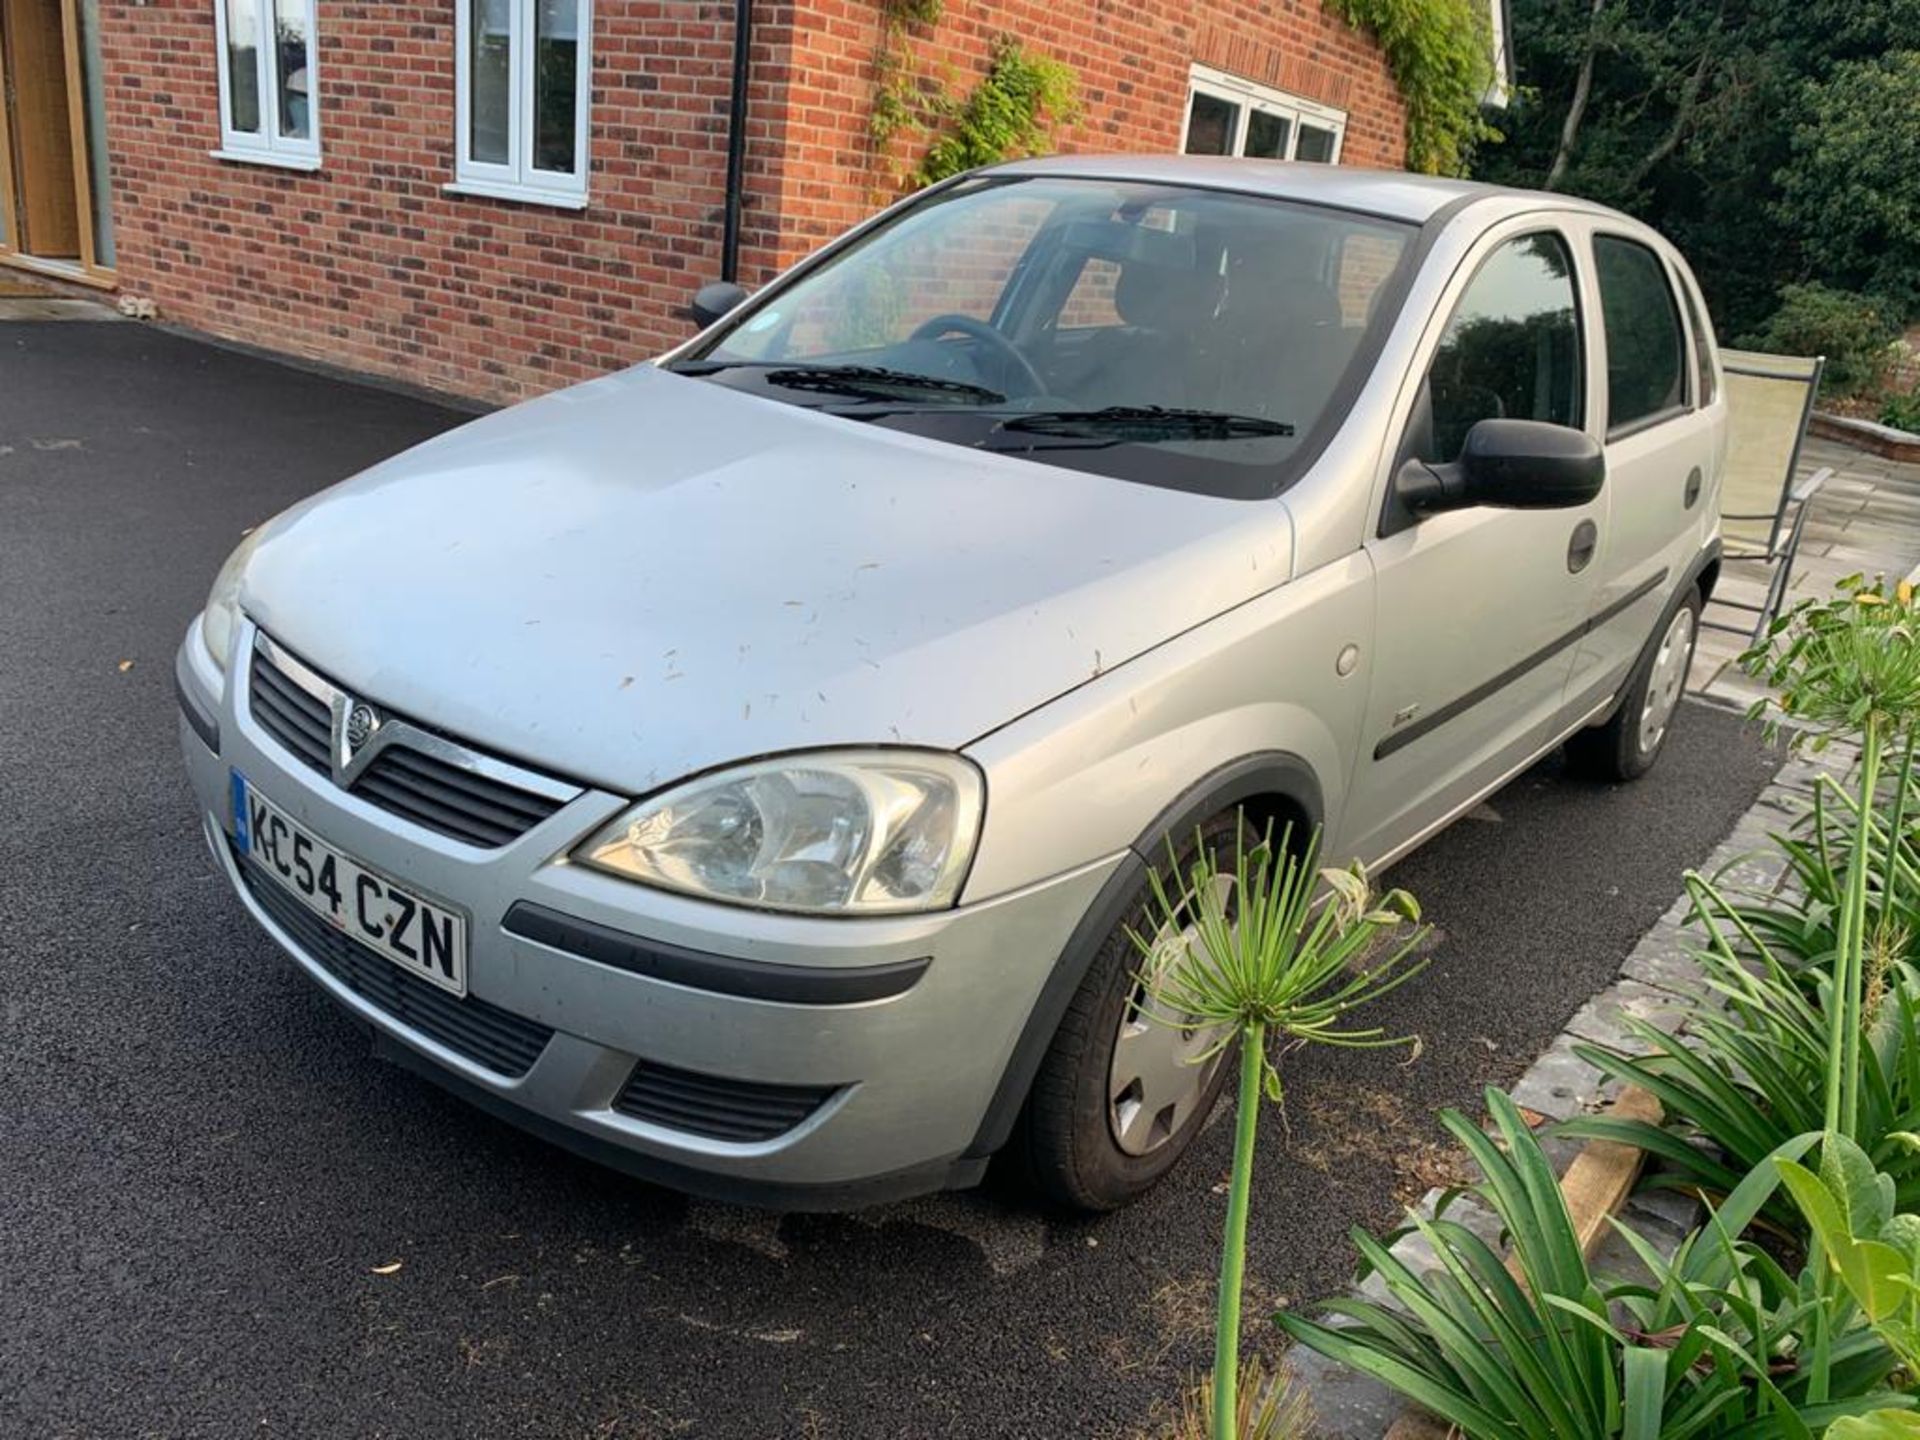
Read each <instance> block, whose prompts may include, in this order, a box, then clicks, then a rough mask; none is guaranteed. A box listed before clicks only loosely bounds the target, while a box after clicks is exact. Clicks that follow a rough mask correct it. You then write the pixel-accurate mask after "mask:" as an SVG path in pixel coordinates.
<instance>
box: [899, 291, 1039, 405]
mask: <svg viewBox="0 0 1920 1440" xmlns="http://www.w3.org/2000/svg"><path fill="white" fill-rule="evenodd" d="M942 335H965V336H967V337H968V338H969V339H972V340H978V341H979V342H980V343H981V344H983V345H985V346H986V347H987V348H988V349H989V350H991V351H993V352H994V353H995V354H996V355H998V356H999V357H1000V359H1001V360H1002V361H1004V362H1005V363H1006V364H1007V365H1009V366H1010V367H1012V369H1013V371H1014V373H1015V375H1016V376H1017V378H1019V379H1020V380H1023V381H1025V382H1026V386H1027V390H1026V393H1027V394H1029V395H1044V394H1045V393H1046V389H1047V382H1046V381H1045V380H1042V379H1041V378H1040V372H1039V371H1038V370H1036V369H1034V368H1033V362H1032V361H1031V360H1029V359H1027V357H1026V356H1025V355H1023V354H1021V353H1020V351H1019V349H1018V348H1017V347H1016V346H1015V345H1014V343H1013V342H1012V341H1011V340H1009V339H1007V337H1006V336H1004V335H1002V334H1001V333H1000V332H999V331H998V330H996V329H994V328H993V326H991V325H989V324H987V322H986V321H984V320H976V319H974V318H973V316H971V315H962V314H959V313H958V312H955V313H953V314H951V315H936V316H934V317H933V318H932V319H931V320H925V321H922V322H921V323H920V324H918V325H916V326H914V328H913V333H912V334H911V335H909V336H908V337H907V338H908V339H909V340H938V339H939V338H940V337H941V336H942Z"/></svg>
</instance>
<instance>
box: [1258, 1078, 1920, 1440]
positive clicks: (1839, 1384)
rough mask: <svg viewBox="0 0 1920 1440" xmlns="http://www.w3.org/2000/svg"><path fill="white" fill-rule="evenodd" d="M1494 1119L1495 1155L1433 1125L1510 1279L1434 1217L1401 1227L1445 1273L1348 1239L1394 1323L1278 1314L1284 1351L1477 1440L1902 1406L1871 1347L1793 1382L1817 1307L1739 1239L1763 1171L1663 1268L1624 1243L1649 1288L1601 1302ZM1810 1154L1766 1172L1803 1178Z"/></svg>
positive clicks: (1454, 1126) (1651, 1252) (1820, 1416)
mask: <svg viewBox="0 0 1920 1440" xmlns="http://www.w3.org/2000/svg"><path fill="white" fill-rule="evenodd" d="M1487 1107H1488V1110H1489V1111H1490V1113H1491V1115H1492V1118H1493V1126H1494V1132H1495V1133H1494V1135H1492V1136H1489V1135H1488V1134H1487V1133H1486V1132H1485V1131H1483V1130H1482V1129H1481V1128H1480V1127H1479V1126H1477V1125H1475V1124H1474V1123H1473V1122H1472V1121H1470V1120H1469V1119H1467V1117H1466V1116H1464V1115H1461V1114H1460V1113H1459V1112H1457V1111H1448V1112H1446V1113H1445V1114H1444V1115H1443V1116H1442V1122H1443V1123H1444V1124H1445V1125H1446V1127H1447V1129H1448V1131H1449V1132H1451V1133H1452V1135H1453V1136H1454V1138H1455V1139H1456V1140H1458V1141H1459V1143H1460V1144H1461V1145H1462V1146H1464V1147H1465V1148H1466V1149H1467V1151H1468V1153H1469V1154H1470V1155H1471V1156H1472V1158H1473V1161H1474V1163H1475V1164H1476V1165H1477V1166H1478V1168H1479V1170H1480V1172H1481V1176H1482V1179H1481V1181H1480V1183H1479V1184H1478V1185H1476V1186H1475V1187H1474V1193H1475V1194H1476V1195H1478V1196H1479V1197H1480V1198H1481V1199H1482V1200H1484V1201H1485V1203H1486V1204H1487V1205H1488V1206H1489V1207H1490V1208H1491V1209H1492V1210H1493V1211H1494V1212H1495V1214H1496V1215H1497V1216H1498V1217H1499V1220H1500V1223H1501V1227H1502V1229H1503V1231H1504V1232H1505V1234H1506V1235H1507V1237H1508V1239H1509V1242H1510V1244H1511V1247H1512V1259H1511V1261H1509V1260H1507V1259H1505V1258H1503V1257H1502V1256H1501V1255H1500V1254H1498V1253H1497V1252H1496V1251H1495V1250H1494V1248H1493V1247H1492V1245H1490V1244H1489V1243H1488V1242H1487V1241H1486V1240H1484V1239H1483V1238H1481V1237H1480V1236H1479V1235H1477V1234H1476V1233H1474V1231H1473V1230H1471V1229H1470V1228H1468V1227H1467V1226H1466V1225H1464V1224H1461V1223H1459V1222H1456V1221H1452V1220H1448V1219H1447V1218H1445V1216H1444V1215H1442V1216H1438V1217H1436V1218H1434V1219H1432V1220H1427V1219H1424V1218H1421V1217H1420V1216H1418V1215H1415V1216H1413V1217H1412V1222H1413V1227H1414V1229H1415V1230H1416V1231H1417V1232H1418V1233H1419V1234H1420V1235H1421V1236H1422V1237H1423V1238H1424V1239H1425V1241H1426V1243H1427V1245H1428V1247H1429V1248H1430V1249H1431V1251H1432V1253H1433V1255H1434V1256H1435V1258H1436V1259H1437V1261H1438V1266H1439V1268H1438V1270H1437V1271H1435V1272H1433V1273H1429V1274H1424V1275H1422V1274H1418V1273H1416V1272H1415V1271H1414V1269H1413V1268H1412V1267H1411V1266H1409V1265H1408V1264H1406V1263H1404V1262H1403V1261H1402V1260H1401V1259H1400V1258H1398V1257H1397V1256H1396V1255H1395V1254H1394V1253H1393V1252H1392V1251H1391V1250H1390V1249H1388V1248H1387V1247H1386V1246H1385V1245H1384V1244H1382V1243H1381V1242H1379V1241H1377V1240H1375V1239H1373V1238H1372V1237H1371V1236H1369V1235H1367V1234H1366V1233H1365V1232H1364V1231H1356V1232H1355V1235H1354V1243H1355V1244H1356V1245H1357V1246H1358V1247H1359V1248H1360V1251H1361V1255H1362V1257H1363V1260H1364V1261H1365V1263H1366V1264H1367V1265H1368V1266H1370V1267H1371V1268H1372V1270H1373V1271H1374V1272H1375V1273H1377V1274H1378V1275H1379V1277H1380V1279H1381V1280H1382V1281H1383V1282H1384V1283H1385V1285H1386V1287H1387V1290H1388V1292H1389V1293H1390V1294H1391V1295H1392V1297H1393V1299H1394V1300H1395V1301H1396V1302H1397V1304H1398V1306H1399V1307H1401V1308H1399V1309H1395V1308H1392V1307H1389V1306H1387V1305H1381V1304H1376V1303H1374V1302H1371V1301H1365V1300H1353V1299H1343V1300H1336V1301H1334V1302H1332V1303H1331V1304H1330V1305H1329V1306H1328V1307H1327V1308H1328V1310H1329V1311H1330V1312H1331V1314H1332V1316H1333V1317H1334V1321H1335V1323H1323V1322H1320V1321H1315V1320H1309V1319H1306V1318H1304V1317H1302V1316H1298V1315H1294V1314H1290V1313H1286V1312H1282V1313H1281V1314H1279V1315H1276V1316H1275V1317H1274V1318H1275V1321H1276V1322H1277V1323H1278V1324H1279V1325H1280V1326H1281V1327H1282V1328H1283V1329H1284V1330H1285V1331H1286V1332H1287V1333H1288V1334H1290V1335H1291V1336H1293V1337H1294V1339H1296V1340H1298V1341H1300V1342H1301V1343H1302V1344H1305V1345H1308V1346H1310V1347H1311V1348H1313V1349H1314V1350H1317V1351H1319V1352H1321V1353H1322V1354H1324V1355H1327V1356H1328V1357H1330V1358H1332V1359H1334V1360H1336V1361H1339V1362H1341V1363H1343V1364H1345V1365H1348V1366H1350V1367H1352V1368H1353V1369H1356V1370H1358V1371H1360V1372H1362V1373H1363V1374H1367V1375H1370V1376H1372V1377H1373V1378H1375V1379H1377V1380H1379V1381H1381V1382H1382V1383H1383V1384H1386V1385H1388V1386H1390V1387H1392V1388H1393V1389H1394V1390H1396V1391H1398V1392H1399V1393H1400V1394H1402V1395H1404V1396H1405V1397H1406V1398H1407V1399H1409V1400H1411V1401H1413V1402H1415V1403H1416V1404H1418V1405H1421V1406H1423V1407H1425V1408H1426V1409H1427V1410H1429V1411H1431V1412H1432V1413H1433V1414H1435V1415H1437V1416H1439V1417H1440V1419H1442V1420H1444V1421H1446V1422H1448V1423H1449V1424H1452V1425H1454V1426H1456V1427H1458V1429H1459V1430H1460V1432H1461V1433H1462V1434H1464V1435H1466V1436H1468V1437H1470V1440H1708V1437H1740V1440H1761V1437H1769V1440H1771V1437H1778V1440H1810V1437H1811V1436H1813V1435H1814V1434H1816V1433H1818V1431H1819V1430H1820V1428H1821V1427H1822V1426H1824V1425H1827V1424H1829V1423H1831V1422H1832V1421H1834V1420H1836V1419H1838V1418H1841V1417H1842V1416H1846V1415H1858V1414H1868V1413H1871V1412H1873V1411H1875V1410H1876V1409H1880V1408H1897V1407H1898V1406H1900V1405H1901V1404H1902V1403H1903V1402H1902V1401H1901V1399H1900V1397H1898V1396H1895V1395H1892V1394H1890V1393H1889V1392H1887V1391H1885V1390H1884V1389H1882V1388H1881V1387H1882V1385H1883V1382H1884V1381H1885V1379H1886V1377H1887V1375H1888V1373H1889V1372H1890V1370H1891V1369H1892V1367H1893V1359H1892V1356H1891V1355H1890V1354H1889V1353H1888V1351H1887V1348H1886V1346H1885V1345H1884V1343H1883V1342H1881V1341H1880V1340H1879V1339H1878V1338H1877V1337H1876V1336H1874V1335H1872V1334H1871V1333H1869V1332H1866V1331H1863V1330H1859V1329H1854V1330H1851V1331H1845V1332H1841V1333H1837V1334H1833V1335H1831V1336H1830V1343H1829V1345H1828V1347H1827V1351H1826V1354H1825V1356H1824V1365H1823V1368H1822V1369H1821V1371H1820V1372H1819V1374H1817V1375H1816V1374H1815V1373H1814V1372H1813V1370H1812V1368H1811V1367H1803V1366H1801V1365H1800V1364H1798V1363H1797V1359H1796V1357H1797V1356H1798V1355H1799V1353H1800V1350H1801V1338H1802V1336H1803V1334H1804V1333H1805V1332H1806V1331H1807V1330H1808V1329H1809V1327H1810V1322H1812V1321H1813V1320H1815V1319H1816V1318H1817V1315H1818V1313H1819V1312H1820V1310H1821V1308H1822V1307H1823V1306H1825V1305H1826V1304H1827V1303H1828V1302H1826V1301H1825V1300H1823V1299H1822V1298H1821V1297H1819V1296H1817V1295H1812V1294H1809V1293H1808V1289H1807V1287H1806V1285H1805V1284H1804V1283H1803V1279H1796V1278H1795V1277H1793V1276H1790V1275H1789V1274H1787V1273H1786V1272H1785V1271H1784V1270H1783V1269H1782V1268H1781V1267H1780V1266H1779V1264H1778V1263H1777V1262H1775V1261H1774V1260H1772V1259H1771V1258H1770V1257H1768V1256H1767V1255H1766V1254H1765V1253H1764V1252H1763V1251H1760V1250H1758V1249H1756V1248H1755V1247H1753V1246H1750V1245H1747V1244H1744V1243H1741V1242H1740V1241H1739V1240H1738V1238H1737V1237H1738V1236H1739V1235H1740V1233H1741V1232H1742V1231H1744V1230H1745V1229H1746V1227H1747V1225H1748V1224H1749V1223H1750V1222H1751V1221H1752V1219H1753V1217H1754V1216H1755V1215H1756V1214H1757V1213H1758V1212H1759V1211H1760V1209H1761V1208H1762V1206H1763V1205H1765V1204H1766V1203H1767V1200H1768V1199H1769V1197H1770V1196H1771V1195H1772V1194H1773V1192H1774V1190H1775V1189H1776V1188H1777V1186H1778V1185H1779V1183H1780V1179H1781V1177H1780V1173H1779V1171H1778V1170H1777V1169H1776V1168H1775V1167H1774V1165H1773V1164H1771V1163H1769V1164H1767V1165H1763V1166H1761V1167H1758V1168H1756V1169H1755V1170H1754V1171H1753V1172H1752V1173H1751V1174H1750V1175H1748V1176H1746V1177H1745V1178H1743V1179H1742V1180H1741V1181H1740V1183H1739V1184H1737V1185H1736V1186H1734V1187H1733V1190H1732V1192H1731V1193H1730V1194H1729V1195H1728V1197H1727V1199H1726V1202H1725V1204H1724V1205H1723V1206H1722V1207H1721V1208H1720V1210H1719V1211H1718V1212H1717V1213H1716V1214H1715V1215H1713V1216H1712V1217H1711V1219H1710V1221H1709V1224H1708V1225H1707V1227H1706V1228H1705V1229H1703V1230H1701V1231H1697V1232H1695V1233H1694V1234H1693V1235H1692V1236H1690V1237H1689V1238H1688V1239H1687V1240H1686V1241H1684V1242H1683V1243H1682V1244H1681V1246H1680V1249H1679V1250H1678V1252H1677V1253H1676V1254H1675V1255H1674V1257H1673V1258H1672V1259H1671V1260H1668V1259H1665V1258H1663V1257H1662V1256H1661V1255H1660V1254H1659V1253H1658V1251H1656V1250H1655V1249H1653V1248H1652V1247H1651V1246H1649V1245H1648V1244H1647V1243H1646V1242H1645V1241H1644V1240H1642V1239H1641V1238H1640V1237H1639V1236H1637V1235H1635V1234H1634V1233H1633V1231H1632V1230H1631V1229H1628V1228H1627V1227H1625V1226H1618V1227H1617V1228H1618V1229H1619V1231H1620V1233H1621V1235H1622V1236H1623V1238H1624V1239H1625V1240H1626V1241H1627V1242H1628V1243H1629V1244H1630V1245H1631V1246H1632V1247H1633V1248H1634V1250H1635V1252H1636V1255H1637V1258H1638V1259H1639V1260H1640V1262H1641V1263H1642V1265H1643V1266H1644V1267H1645V1268H1646V1270H1647V1272H1648V1273H1649V1275H1650V1276H1651V1277H1652V1278H1651V1282H1650V1283H1628V1284H1618V1285H1614V1286H1611V1287H1609V1286H1604V1285H1603V1284H1602V1283H1601V1282H1600V1281H1599V1280H1598V1279H1597V1278H1596V1277H1595V1276H1594V1274H1593V1272H1592V1271H1591V1269H1590V1268H1589V1266H1588V1263H1587V1260H1586V1257H1585V1255H1584V1254H1583V1252H1582V1249H1581V1245H1580V1239H1579V1236H1578V1234H1577V1232H1576V1231H1575V1230H1574V1227H1573V1221H1572V1218H1571V1217H1570V1216H1569V1214H1568V1212H1567V1207H1566V1201H1565V1199H1564V1197H1563V1196H1562V1195H1561V1192H1560V1187H1559V1185H1558V1183H1557V1182H1556V1180H1555V1178H1554V1173H1553V1168H1552V1166H1551V1165H1550V1164H1549V1163H1548V1161H1547V1158H1546V1156H1545V1155H1544V1154H1543V1153H1542V1151H1541V1149H1540V1145H1539V1141H1538V1140H1537V1139H1536V1138H1535V1137H1534V1135H1533V1133H1532V1132H1531V1131H1530V1130H1529V1129H1528V1127H1527V1124H1526V1122H1525V1120H1524V1119H1523V1118H1522V1116H1521V1115H1520V1112H1519V1109H1518V1107H1516V1106H1515V1105H1514V1103H1513V1101H1512V1100H1511V1098H1509V1097H1508V1096H1507V1095H1505V1094H1504V1093H1502V1092H1501V1091H1498V1090H1489V1091H1488V1092H1487ZM1818 1138H1819V1137H1818V1136H1817V1135H1805V1136H1800V1137H1797V1138H1796V1139H1794V1140H1792V1141H1790V1142H1788V1144H1787V1145H1786V1146H1785V1147H1783V1149H1782V1150H1781V1152H1780V1153H1779V1154H1778V1155H1777V1156H1775V1157H1769V1158H1770V1160H1772V1159H1797V1158H1798V1157H1799V1156H1801V1155H1804V1154H1805V1153H1806V1152H1807V1151H1808V1150H1809V1149H1810V1148H1811V1147H1812V1146H1813V1144H1814V1143H1815V1142H1816V1141H1817V1140H1818ZM1616 1315H1621V1316H1623V1317H1624V1322H1625V1323H1621V1322H1620V1321H1617V1320H1616Z"/></svg>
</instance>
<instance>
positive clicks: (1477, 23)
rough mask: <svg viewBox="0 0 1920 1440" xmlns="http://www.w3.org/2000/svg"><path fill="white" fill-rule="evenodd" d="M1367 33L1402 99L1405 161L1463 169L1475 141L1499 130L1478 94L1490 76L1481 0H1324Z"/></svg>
mask: <svg viewBox="0 0 1920 1440" xmlns="http://www.w3.org/2000/svg"><path fill="white" fill-rule="evenodd" d="M1327 8H1328V9H1329V10H1331V11H1332V12H1333V13H1334V14H1335V15H1338V16H1339V17H1340V18H1341V19H1342V20H1345V21H1346V22H1347V23H1348V24H1349V25H1353V26H1356V27H1358V28H1360V29H1363V30H1366V31H1368V32H1369V33H1371V34H1372V36H1373V38H1374V39H1375V40H1376V41H1377V42H1378V43H1379V45H1380V49H1381V51H1382V53H1383V54H1384V55H1385V56H1386V60H1387V68H1388V69H1389V70H1390V71H1392V72H1393V80H1394V84H1395V85H1396V86H1397V87H1398V88H1399V91H1400V95H1401V98H1402V99H1403V100H1405V102H1406V106H1407V168H1408V169H1409V170H1419V171H1423V172H1425V173H1427V174H1430V175H1463V174H1465V173H1466V169H1467V164H1468V161H1469V160H1470V159H1471V157H1472V155H1473V153H1474V150H1475V147H1476V146H1478V145H1479V143H1480V142H1481V141H1483V140H1490V139H1495V138H1498V135H1499V131H1497V130H1496V129H1494V127H1493V126H1492V125H1490V124H1489V123H1488V122H1487V119H1486V115H1485V112H1484V111H1483V110H1482V109H1481V101H1482V100H1483V99H1484V98H1485V97H1486V94H1487V90H1488V87H1489V86H1491V85H1492V83H1493V37H1492V32H1491V27H1490V26H1489V24H1488V12H1487V7H1486V5H1485V4H1484V3H1483V0H1327Z"/></svg>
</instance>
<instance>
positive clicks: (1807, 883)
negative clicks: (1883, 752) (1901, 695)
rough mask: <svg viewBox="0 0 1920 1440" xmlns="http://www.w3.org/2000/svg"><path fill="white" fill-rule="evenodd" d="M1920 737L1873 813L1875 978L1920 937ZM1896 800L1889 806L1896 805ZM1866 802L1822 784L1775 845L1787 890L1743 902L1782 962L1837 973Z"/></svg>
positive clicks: (1741, 914)
mask: <svg viewBox="0 0 1920 1440" xmlns="http://www.w3.org/2000/svg"><path fill="white" fill-rule="evenodd" d="M1913 740H1914V736H1913V735H1912V734H1911V733H1909V735H1908V737H1907V741H1906V743H1905V745H1904V746H1903V747H1902V750H1901V756H1900V760H1899V764H1898V767H1897V772H1896V776H1895V779H1894V783H1893V788H1892V792H1891V796H1890V797H1883V798H1882V800H1881V802H1880V803H1879V804H1876V805H1875V807H1874V808H1873V809H1872V810H1870V811H1868V812H1867V813H1866V816H1865V823H1866V825H1867V827H1868V833H1867V872H1868V885H1867V919H1866V935H1867V937H1868V944H1869V947H1870V951H1869V954H1868V957H1867V966H1868V974H1869V976H1870V977H1871V976H1873V975H1876V974H1878V973H1879V972H1880V971H1881V970H1884V969H1885V967H1886V965H1887V964H1889V963H1890V962H1892V961H1893V960H1895V959H1897V958H1901V957H1903V956H1904V957H1910V958H1914V959H1920V955H1915V954H1914V953H1913V946H1914V941H1915V939H1916V937H1920V825H1917V824H1916V821H1920V790H1916V788H1915V782H1916V779H1920V776H1917V775H1916V772H1915V768H1914V749H1913ZM1889 801H1890V803H1889ZM1861 821H1862V815H1861V810H1860V802H1859V800H1858V799H1857V798H1856V797H1855V796H1853V795H1850V794H1848V793H1847V792H1846V791H1845V790H1843V789H1838V788H1836V787H1834V786H1831V785H1825V784H1822V785H1817V786H1815V787H1814V791H1813V801H1812V804H1811V805H1810V806H1809V807H1808V809H1807V812H1806V814H1805V815H1804V816H1802V817H1801V818H1800V820H1799V821H1798V822H1797V823H1796V824H1795V825H1794V827H1793V829H1792V830H1791V831H1790V832H1789V833H1787V834H1781V835H1775V836H1773V837H1772V839H1773V843H1774V844H1775V846H1777V847H1778V848H1779V850H1780V851H1781V853H1782V854H1783V855H1784V856H1785V858H1786V861H1787V872H1786V876H1785V877H1784V878H1785V880H1786V884H1785V885H1784V886H1783V887H1782V888H1781V890H1779V891H1776V892H1774V893H1771V894H1766V895H1754V896H1746V897H1741V898H1740V899H1738V900H1737V901H1736V902H1735V904H1734V905H1733V906H1732V910H1733V912H1734V913H1735V915H1736V916H1737V918H1738V919H1740V920H1741V921H1743V922H1744V923H1745V924H1746V925H1747V926H1748V927H1750V928H1751V929H1752V931H1753V932H1754V934H1755V935H1756V936H1758V937H1760V938H1761V939H1764V940H1765V941H1766V942H1767V943H1768V944H1769V945H1770V946H1771V947H1772V948H1773V950H1774V951H1775V953H1777V954H1779V955H1780V956H1781V958H1782V960H1783V961H1784V962H1786V963H1788V964H1790V965H1793V966H1797V967H1799V968H1800V969H1801V970H1802V971H1803V972H1805V971H1809V970H1811V969H1813V968H1816V967H1830V966H1831V965H1832V963H1833V956H1834V952H1835V950H1836V949H1837V948H1838V946H1839V928H1838V927H1839V917H1840V913H1841V908H1842V902H1843V900H1844V898H1845V895H1846V858H1847V856H1848V855H1849V853H1850V852H1851V838H1852V834H1853V830H1854V827H1855V826H1857V825H1859V824H1860V823H1861Z"/></svg>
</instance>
